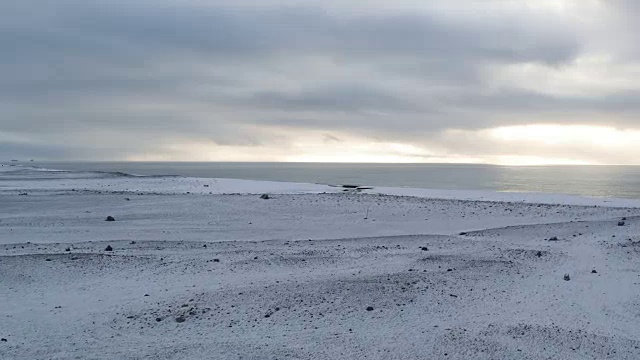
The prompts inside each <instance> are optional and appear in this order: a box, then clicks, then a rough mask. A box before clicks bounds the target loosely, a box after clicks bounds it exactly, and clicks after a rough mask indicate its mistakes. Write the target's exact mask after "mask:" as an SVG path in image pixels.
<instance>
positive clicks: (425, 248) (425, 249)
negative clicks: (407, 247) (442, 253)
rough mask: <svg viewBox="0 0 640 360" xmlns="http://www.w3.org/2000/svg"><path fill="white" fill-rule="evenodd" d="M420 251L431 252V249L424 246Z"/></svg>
mask: <svg viewBox="0 0 640 360" xmlns="http://www.w3.org/2000/svg"><path fill="white" fill-rule="evenodd" d="M420 250H422V251H429V248H428V247H426V246H422V247H421V248H420Z"/></svg>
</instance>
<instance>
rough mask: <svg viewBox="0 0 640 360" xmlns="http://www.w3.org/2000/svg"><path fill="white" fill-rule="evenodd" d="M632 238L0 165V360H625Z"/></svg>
mask: <svg viewBox="0 0 640 360" xmlns="http://www.w3.org/2000/svg"><path fill="white" fill-rule="evenodd" d="M361 185H366V184H361ZM265 193H267V194H269V197H270V198H269V199H261V198H260V195H262V194H265ZM107 216H113V217H114V219H115V221H105V219H106V217H107ZM639 230H640V201H638V200H629V199H627V200H620V199H602V198H586V197H575V196H565V195H548V194H520V193H492V192H481V191H442V190H422V189H404V188H378V187H376V188H373V189H368V190H362V191H358V192H356V191H353V190H347V191H345V189H344V188H342V187H340V186H327V185H318V184H295V183H279V182H260V181H243V180H230V179H208V178H183V177H136V176H128V175H125V174H110V173H78V172H56V171H45V170H42V169H34V168H28V167H20V166H3V167H0V337H1V338H2V339H3V340H2V341H1V342H0V358H1V359H74V358H77V359H364V358H366V359H550V358H551V359H638V358H640V348H639V347H640V325H638V321H637V319H638V316H639V315H640V312H639V311H638V305H639V303H638V302H639V300H638V299H640V280H639V277H640V269H638V266H637V265H638V263H639V262H638V260H639V259H640V254H639V253H638V250H637V249H640V232H639ZM107 247H109V248H110V249H111V251H106V249H107ZM565 275H568V280H565Z"/></svg>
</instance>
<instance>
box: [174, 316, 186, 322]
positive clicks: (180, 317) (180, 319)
mask: <svg viewBox="0 0 640 360" xmlns="http://www.w3.org/2000/svg"><path fill="white" fill-rule="evenodd" d="M186 320H187V319H185V317H184V316H178V317H177V318H176V322H177V323H183V322H185V321H186Z"/></svg>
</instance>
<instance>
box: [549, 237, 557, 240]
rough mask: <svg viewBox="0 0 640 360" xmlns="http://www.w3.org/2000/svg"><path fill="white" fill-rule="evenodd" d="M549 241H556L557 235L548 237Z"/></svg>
mask: <svg viewBox="0 0 640 360" xmlns="http://www.w3.org/2000/svg"><path fill="white" fill-rule="evenodd" d="M549 241H558V237H557V236H554V237H552V238H549Z"/></svg>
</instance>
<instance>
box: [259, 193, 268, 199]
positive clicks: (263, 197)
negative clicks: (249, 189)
mask: <svg viewBox="0 0 640 360" xmlns="http://www.w3.org/2000/svg"><path fill="white" fill-rule="evenodd" d="M260 199H263V200H269V194H262V195H261V196H260Z"/></svg>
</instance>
